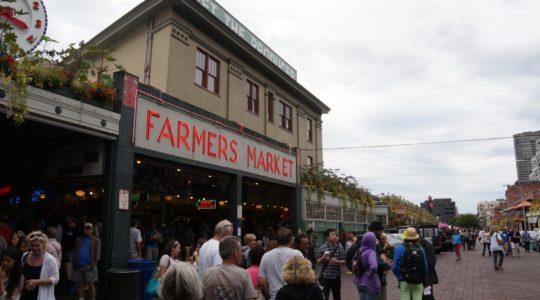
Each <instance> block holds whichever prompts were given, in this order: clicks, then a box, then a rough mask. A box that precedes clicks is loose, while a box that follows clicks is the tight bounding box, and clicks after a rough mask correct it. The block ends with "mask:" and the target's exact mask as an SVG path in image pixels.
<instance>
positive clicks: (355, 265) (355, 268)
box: [351, 251, 366, 276]
mask: <svg viewBox="0 0 540 300" xmlns="http://www.w3.org/2000/svg"><path fill="white" fill-rule="evenodd" d="M362 253H363V252H360V251H358V252H356V255H355V256H354V260H353V261H352V270H351V271H352V272H353V274H354V275H356V276H361V275H362V274H363V273H364V272H365V271H366V267H365V266H364V264H363V263H362Z"/></svg>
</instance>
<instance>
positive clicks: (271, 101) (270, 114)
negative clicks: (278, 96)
mask: <svg viewBox="0 0 540 300" xmlns="http://www.w3.org/2000/svg"><path fill="white" fill-rule="evenodd" d="M274 102H275V99H274V94H273V93H272V92H268V122H271V123H274Z"/></svg>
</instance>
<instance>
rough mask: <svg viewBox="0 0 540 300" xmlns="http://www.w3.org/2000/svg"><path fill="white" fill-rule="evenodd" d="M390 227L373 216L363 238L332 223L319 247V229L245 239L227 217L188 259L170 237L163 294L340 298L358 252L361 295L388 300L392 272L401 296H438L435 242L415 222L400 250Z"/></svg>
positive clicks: (162, 277) (163, 259)
mask: <svg viewBox="0 0 540 300" xmlns="http://www.w3.org/2000/svg"><path fill="white" fill-rule="evenodd" d="M383 229H384V228H383V225H382V224H381V223H380V222H376V221H375V222H372V223H371V224H370V227H369V232H368V233H366V234H365V235H364V236H363V238H362V239H361V241H360V240H358V241H357V240H356V237H355V235H354V234H353V235H349V234H346V233H345V234H343V233H342V232H339V231H336V230H335V229H327V230H326V231H325V232H324V238H325V241H324V243H323V244H322V245H320V246H319V247H318V249H315V246H314V245H315V241H314V235H313V234H312V232H308V233H306V234H298V235H296V236H293V234H292V231H291V230H290V229H288V228H285V227H279V228H277V229H276V230H275V231H273V229H272V231H273V232H272V233H270V232H265V234H264V238H262V239H257V235H256V234H252V233H247V234H245V235H244V236H243V241H242V240H241V239H240V238H239V237H236V236H234V235H233V233H234V226H233V224H232V223H231V222H229V221H228V220H222V221H220V222H219V223H217V224H216V226H215V228H214V235H213V236H212V237H211V238H210V239H208V240H207V241H204V240H201V241H199V242H197V245H196V246H195V247H194V248H193V249H192V250H191V251H190V253H189V254H187V255H185V256H184V257H185V259H180V255H179V254H180V252H181V251H182V250H181V249H182V247H181V242H179V241H177V240H175V239H172V240H170V241H168V242H167V243H166V246H165V247H164V249H163V251H162V256H161V258H160V259H159V270H160V272H159V274H160V275H159V276H160V286H159V288H158V297H159V298H160V299H165V300H167V299H257V300H258V299H271V300H274V299H276V300H284V299H329V296H330V294H332V296H333V299H336V300H339V299H341V277H342V274H341V272H342V268H341V266H342V265H345V264H347V257H348V256H349V255H347V252H348V251H352V252H354V254H355V255H354V258H352V268H351V269H352V272H353V273H354V280H353V283H354V284H355V285H356V286H357V288H358V295H359V299H386V276H387V274H388V273H389V272H390V271H392V272H393V273H394V274H395V276H396V278H397V279H398V281H399V288H400V294H401V299H434V298H433V285H434V284H436V283H438V278H437V274H436V272H435V263H436V261H435V251H434V249H433V246H431V244H430V243H429V242H427V241H425V240H423V239H422V238H421V237H420V236H419V235H418V233H417V232H416V230H415V229H414V228H408V229H407V230H406V231H405V232H404V238H405V242H404V244H403V245H401V246H399V247H397V248H396V249H394V248H393V247H392V246H391V245H390V244H388V242H387V237H386V235H385V234H384V233H383ZM269 231H270V230H269ZM134 236H137V237H138V235H134ZM147 236H148V234H147ZM340 237H343V238H340ZM136 240H137V238H135V241H136ZM135 248H136V249H137V247H135ZM135 254H138V253H135ZM418 297H420V298H418Z"/></svg>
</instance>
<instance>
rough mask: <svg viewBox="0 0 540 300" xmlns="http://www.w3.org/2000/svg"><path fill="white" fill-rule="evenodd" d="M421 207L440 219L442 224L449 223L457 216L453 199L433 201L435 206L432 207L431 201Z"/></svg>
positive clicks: (423, 203) (421, 204)
mask: <svg viewBox="0 0 540 300" xmlns="http://www.w3.org/2000/svg"><path fill="white" fill-rule="evenodd" d="M420 206H421V207H422V208H423V209H425V210H427V211H429V212H430V213H431V214H432V215H434V216H435V217H438V218H439V221H440V222H443V223H447V222H449V221H450V219H452V218H453V217H455V216H456V215H457V207H456V203H455V202H454V201H452V198H440V199H437V198H435V199H433V204H432V205H431V206H432V207H430V203H429V200H426V201H424V202H422V203H420Z"/></svg>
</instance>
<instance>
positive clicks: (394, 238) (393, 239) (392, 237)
mask: <svg viewBox="0 0 540 300" xmlns="http://www.w3.org/2000/svg"><path fill="white" fill-rule="evenodd" d="M386 236H387V238H388V243H389V244H390V245H391V246H392V247H394V248H397V247H398V246H399V245H401V244H403V234H401V233H387V234H386Z"/></svg>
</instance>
